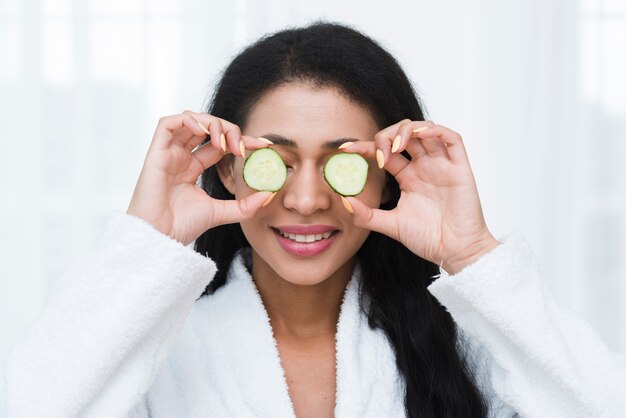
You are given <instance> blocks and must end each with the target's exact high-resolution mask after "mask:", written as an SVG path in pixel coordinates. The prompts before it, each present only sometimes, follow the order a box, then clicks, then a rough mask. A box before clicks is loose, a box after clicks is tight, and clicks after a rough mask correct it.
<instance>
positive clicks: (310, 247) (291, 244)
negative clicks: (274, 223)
mask: <svg viewBox="0 0 626 418" xmlns="http://www.w3.org/2000/svg"><path fill="white" fill-rule="evenodd" d="M272 230H273V231H274V236H275V237H276V240H277V241H278V243H279V244H280V246H281V247H282V248H283V249H284V250H285V251H286V252H288V253H290V254H292V255H295V256H299V257H311V256H315V255H318V254H321V253H323V252H324V251H326V250H328V249H329V248H330V246H331V245H332V244H333V242H334V241H335V238H336V236H337V234H338V232H339V230H338V229H337V228H335V227H332V226H329V225H288V226H281V227H277V228H272Z"/></svg>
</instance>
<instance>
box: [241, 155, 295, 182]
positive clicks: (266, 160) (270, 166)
mask: <svg viewBox="0 0 626 418" xmlns="http://www.w3.org/2000/svg"><path fill="white" fill-rule="evenodd" d="M243 179H244V181H245V182H246V184H247V185H248V187H250V188H252V189H254V190H258V191H260V192H265V191H268V192H275V191H277V190H279V189H280V188H281V187H283V184H285V181H286V180H287V166H286V165H285V162H284V161H283V159H282V158H281V156H280V154H278V153H277V152H276V151H274V150H273V149H271V148H259V149H257V150H254V151H252V153H250V156H248V158H247V159H246V161H245V162H244V163H243Z"/></svg>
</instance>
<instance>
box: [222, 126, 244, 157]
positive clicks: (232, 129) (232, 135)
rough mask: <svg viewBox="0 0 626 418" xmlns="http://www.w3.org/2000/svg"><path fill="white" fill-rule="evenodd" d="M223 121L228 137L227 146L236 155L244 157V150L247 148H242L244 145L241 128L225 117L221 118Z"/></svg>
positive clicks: (226, 137)
mask: <svg viewBox="0 0 626 418" xmlns="http://www.w3.org/2000/svg"><path fill="white" fill-rule="evenodd" d="M221 123H222V127H223V129H224V131H223V132H224V135H225V139H226V148H227V149H228V150H229V151H230V152H232V153H233V154H234V155H236V156H239V157H242V156H243V155H242V151H243V153H245V150H242V148H241V147H242V146H244V145H243V143H242V141H241V130H240V129H239V126H237V125H235V124H234V123H230V122H228V121H225V120H223V119H222V120H221ZM244 147H245V146H244Z"/></svg>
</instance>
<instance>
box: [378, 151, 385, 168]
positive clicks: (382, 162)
mask: <svg viewBox="0 0 626 418" xmlns="http://www.w3.org/2000/svg"><path fill="white" fill-rule="evenodd" d="M376 162H377V163H378V168H383V167H384V166H385V154H383V150H381V149H377V150H376Z"/></svg>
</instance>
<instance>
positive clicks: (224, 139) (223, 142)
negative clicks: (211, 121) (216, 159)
mask: <svg viewBox="0 0 626 418" xmlns="http://www.w3.org/2000/svg"><path fill="white" fill-rule="evenodd" d="M220 143H221V144H222V150H224V152H226V137H225V136H224V134H223V133H221V134H220Z"/></svg>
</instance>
